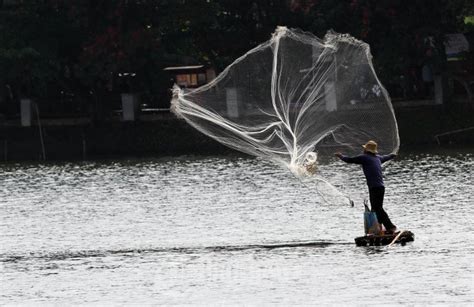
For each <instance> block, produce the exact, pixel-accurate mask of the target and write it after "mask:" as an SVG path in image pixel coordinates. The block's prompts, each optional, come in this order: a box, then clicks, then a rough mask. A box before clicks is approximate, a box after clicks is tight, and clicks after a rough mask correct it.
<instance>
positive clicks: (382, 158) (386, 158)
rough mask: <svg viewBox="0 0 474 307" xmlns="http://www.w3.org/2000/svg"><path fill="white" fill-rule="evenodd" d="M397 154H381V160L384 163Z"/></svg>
mask: <svg viewBox="0 0 474 307" xmlns="http://www.w3.org/2000/svg"><path fill="white" fill-rule="evenodd" d="M396 156H397V155H396V154H389V155H385V156H380V162H382V163H384V162H387V161H389V160H392V159H393V158H395V157H396Z"/></svg>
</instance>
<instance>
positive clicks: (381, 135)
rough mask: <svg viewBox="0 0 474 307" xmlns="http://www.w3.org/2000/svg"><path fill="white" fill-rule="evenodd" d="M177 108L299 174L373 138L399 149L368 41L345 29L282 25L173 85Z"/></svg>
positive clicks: (206, 129)
mask: <svg viewBox="0 0 474 307" xmlns="http://www.w3.org/2000/svg"><path fill="white" fill-rule="evenodd" d="M172 111H173V112H174V113H175V114H177V115H178V116H179V117H181V118H184V119H185V120H186V121H187V122H188V123H189V124H190V125H192V126H194V127H195V128H196V129H198V130H199V131H201V132H202V133H204V134H206V135H208V136H210V137H212V138H214V139H216V140H217V141H219V142H221V143H223V144H225V145H227V146H229V147H232V148H234V149H237V150H239V151H242V152H245V153H248V154H251V155H255V156H258V157H262V158H264V159H269V160H272V161H274V162H277V163H279V164H282V165H284V166H286V167H288V168H289V169H290V170H291V171H292V172H293V173H294V174H295V175H297V176H311V175H313V174H315V173H317V168H316V163H317V160H318V159H320V158H322V157H327V156H328V155H332V154H333V153H334V152H336V151H341V152H344V153H345V154H348V155H352V154H356V153H360V152H361V150H362V148H361V145H362V144H364V143H366V142H367V141H368V140H374V141H376V142H377V143H378V144H379V151H380V152H383V153H390V152H397V151H398V147H399V138H398V129H397V123H396V120H395V116H394V112H393V108H392V104H391V102H390V98H389V96H388V94H387V91H386V90H385V88H384V87H383V86H382V84H381V83H380V81H379V80H378V78H377V76H376V74H375V71H374V68H373V65H372V56H371V54H370V48H369V46H368V45H367V44H366V43H364V42H362V41H359V40H357V39H355V38H353V37H351V36H349V35H347V34H338V33H335V32H332V31H330V32H328V33H327V34H326V35H325V37H324V38H323V39H319V38H317V37H315V36H314V35H312V34H310V33H307V32H303V31H301V30H297V29H288V28H286V27H278V28H277V29H276V31H275V33H274V34H273V35H272V37H271V39H270V40H268V41H266V42H264V43H262V44H261V45H259V46H257V47H255V48H254V49H252V50H250V51H249V52H247V53H246V54H245V55H243V56H242V57H240V58H238V59H237V60H236V61H235V62H233V63H232V64H231V65H229V66H228V67H227V68H226V69H225V70H224V71H223V72H222V73H221V74H220V75H219V76H218V77H217V78H216V79H214V80H213V81H211V82H210V83H208V84H206V85H204V86H202V87H200V88H197V89H181V88H179V87H178V86H175V87H174V95H173V100H172Z"/></svg>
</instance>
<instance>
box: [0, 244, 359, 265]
mask: <svg viewBox="0 0 474 307" xmlns="http://www.w3.org/2000/svg"><path fill="white" fill-rule="evenodd" d="M335 245H354V243H352V242H338V241H301V242H285V243H271V244H249V245H222V246H204V247H198V246H197V247H163V248H144V249H118V250H105V251H100V250H89V251H70V252H69V251H67V252H57V253H45V254H42V253H30V254H25V255H11V254H10V255H8V254H3V255H0V262H3V263H12V262H13V263H14V262H20V261H28V260H32V259H42V260H67V259H80V258H95V257H106V256H111V255H121V256H135V255H137V254H150V253H151V254H153V253H179V254H195V253H206V252H235V251H250V250H273V249H278V248H299V247H307V248H310V247H311V248H325V247H328V246H335Z"/></svg>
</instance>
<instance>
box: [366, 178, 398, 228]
mask: <svg viewBox="0 0 474 307" xmlns="http://www.w3.org/2000/svg"><path fill="white" fill-rule="evenodd" d="M384 194H385V188H384V187H375V188H369V197H370V205H371V208H372V211H374V212H375V214H377V219H378V220H379V223H381V224H383V225H384V226H385V229H387V230H392V229H394V228H396V226H395V225H393V223H392V221H390V218H389V217H388V214H387V212H385V210H384V209H383V197H384Z"/></svg>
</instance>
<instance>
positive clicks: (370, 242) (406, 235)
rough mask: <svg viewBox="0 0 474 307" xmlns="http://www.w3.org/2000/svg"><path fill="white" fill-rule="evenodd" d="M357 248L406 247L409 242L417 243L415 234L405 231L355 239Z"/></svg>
mask: <svg viewBox="0 0 474 307" xmlns="http://www.w3.org/2000/svg"><path fill="white" fill-rule="evenodd" d="M354 241H355V244H356V245H357V246H382V245H389V244H401V245H405V244H406V243H407V242H412V241H415V234H414V233H413V232H411V231H408V230H405V231H403V232H401V233H400V232H397V233H394V234H384V235H368V236H363V237H357V238H355V239H354Z"/></svg>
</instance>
